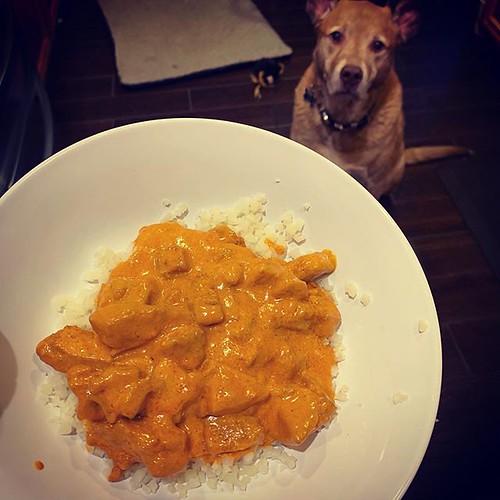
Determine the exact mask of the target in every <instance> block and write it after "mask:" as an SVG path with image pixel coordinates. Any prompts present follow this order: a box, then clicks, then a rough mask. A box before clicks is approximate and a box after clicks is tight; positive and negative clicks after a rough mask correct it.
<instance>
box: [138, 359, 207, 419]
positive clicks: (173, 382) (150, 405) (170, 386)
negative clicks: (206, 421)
mask: <svg viewBox="0 0 500 500" xmlns="http://www.w3.org/2000/svg"><path fill="white" fill-rule="evenodd" d="M202 377H203V376H202V374H201V373H200V372H189V373H188V372H186V371H185V370H183V369H182V368H181V367H180V366H179V365H178V364H177V363H175V362H174V361H172V360H171V359H163V360H162V361H160V362H159V363H157V364H156V365H155V367H154V370H153V373H152V374H151V385H152V387H153V391H154V392H153V394H151V395H150V397H149V398H148V401H147V403H146V413H147V414H148V415H169V416H170V418H171V419H172V421H173V422H175V423H177V422H178V421H180V419H181V417H182V415H183V411H184V409H185V407H186V406H188V405H189V404H190V403H192V402H193V400H195V399H196V398H198V397H199V396H200V393H201V381H202Z"/></svg>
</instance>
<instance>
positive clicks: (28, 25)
mask: <svg viewBox="0 0 500 500" xmlns="http://www.w3.org/2000/svg"><path fill="white" fill-rule="evenodd" d="M10 3H11V7H12V10H13V12H14V16H15V18H16V21H17V23H18V25H19V28H20V30H21V32H22V34H23V39H24V42H25V44H26V46H27V49H28V51H29V53H30V54H31V56H32V58H33V61H34V62H35V64H36V67H37V69H38V73H39V74H40V76H41V78H42V79H44V77H45V74H46V72H47V66H48V62H49V56H50V49H51V47H52V41H53V38H54V31H55V27H56V22H57V8H58V4H59V1H58V0H10Z"/></svg>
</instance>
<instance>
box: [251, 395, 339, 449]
mask: <svg viewBox="0 0 500 500" xmlns="http://www.w3.org/2000/svg"><path fill="white" fill-rule="evenodd" d="M334 409H335V405H334V404H333V402H332V400H331V399H329V398H328V397H326V396H319V395H318V394H316V393H314V392H313V391H311V390H309V389H307V388H305V387H300V386H295V387H293V386H286V387H281V388H279V387H278V388H276V389H275V390H273V389H272V390H271V396H270V398H269V399H268V400H267V401H266V402H265V403H263V404H262V405H260V406H259V407H258V409H257V417H258V419H259V421H260V422H262V425H263V426H264V427H265V430H266V434H267V435H268V436H269V437H270V438H271V439H272V440H273V441H279V442H281V443H283V444H285V445H288V446H297V445H300V444H302V443H303V442H304V440H305V439H307V437H308V436H309V435H310V434H311V433H313V432H314V431H316V430H317V429H319V428H320V427H321V426H322V425H324V424H326V423H327V422H328V421H329V420H330V418H331V415H332V413H333V411H334Z"/></svg>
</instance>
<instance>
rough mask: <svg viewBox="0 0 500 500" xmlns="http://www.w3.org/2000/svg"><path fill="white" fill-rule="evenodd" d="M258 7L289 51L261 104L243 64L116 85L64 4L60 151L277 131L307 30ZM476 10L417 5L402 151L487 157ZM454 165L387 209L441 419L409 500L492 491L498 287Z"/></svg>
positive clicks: (103, 46)
mask: <svg viewBox="0 0 500 500" xmlns="http://www.w3.org/2000/svg"><path fill="white" fill-rule="evenodd" d="M256 3H257V4H258V5H259V7H260V8H261V10H262V12H263V14H264V15H265V16H266V18H267V19H268V21H269V22H270V24H271V25H272V26H273V27H274V28H275V30H276V31H277V32H278V33H279V34H280V35H281V37H282V38H283V40H284V41H285V42H286V43H287V44H289V45H290V46H291V47H292V48H293V51H294V53H293V55H292V56H291V57H290V58H289V59H288V60H286V61H285V62H286V70H285V73H284V75H283V79H282V81H281V83H280V84H279V85H278V86H277V87H275V88H274V89H266V90H265V91H264V94H263V98H262V99H261V100H260V101H257V100H255V99H254V98H253V96H252V90H253V87H252V85H251V83H250V79H249V73H250V68H249V67H248V66H245V67H240V68H234V69H231V70H227V71H222V72H217V73H213V74H210V75H205V76H198V77H193V78H188V79H185V80H183V81H181V82H176V83H164V84H161V85H154V86H149V87H144V88H140V89H134V88H125V87H123V86H121V85H120V83H119V80H118V78H117V75H116V72H115V66H114V54H113V43H112V40H111V37H110V34H109V32H108V28H107V25H106V23H105V21H104V19H103V16H102V14H101V12H100V10H99V8H98V6H97V4H96V1H95V0H79V1H76V0H74V1H71V0H67V1H65V2H63V3H62V6H61V22H60V24H59V25H58V28H57V33H56V39H55V46H54V50H53V53H52V59H51V64H50V70H49V75H48V81H47V84H48V88H49V93H50V97H51V101H52V105H53V110H54V117H55V124H56V145H57V148H58V149H59V148H62V147H64V146H66V145H68V144H70V143H72V142H74V141H76V140H79V139H81V138H84V137H86V136H88V135H90V134H93V133H96V132H99V131H102V130H105V129H108V128H111V127H115V126H118V125H123V124H127V123H131V122H135V121H140V120H149V119H153V118H164V117H178V116H190V117H210V118H220V119H226V120H232V121H237V122H243V123H246V124H251V125H255V126H258V127H262V128H264V129H268V130H271V131H275V132H277V133H280V134H283V135H287V134H288V132H289V128H290V121H291V112H292V98H293V89H294V87H295V85H296V83H297V81H298V79H299V77H300V75H301V73H302V72H303V71H304V69H305V67H306V66H307V65H308V63H309V61H310V56H311V51H312V48H313V46H314V33H313V30H312V28H311V26H310V25H309V22H308V19H307V17H306V15H305V13H304V5H303V4H304V3H305V1H304V0H302V1H301V0H267V1H266V0H259V1H257V2H256ZM476 6H477V2H475V1H469V2H466V1H464V2H454V1H451V0H444V1H440V0H435V1H432V2H424V5H423V8H424V10H423V12H424V14H425V16H424V19H423V24H422V27H421V30H420V33H419V35H417V36H416V37H415V38H414V39H412V40H410V41H409V42H408V44H407V45H405V46H404V47H401V50H400V52H399V55H398V59H397V67H398V72H399V74H400V77H401V80H402V82H403V85H404V88H405V113H406V121H407V129H406V136H407V143H408V144H411V145H417V144H435V143H440V142H441V143H456V144H463V145H466V146H469V147H471V148H473V149H474V150H475V151H476V153H479V154H480V155H481V157H484V158H489V159H490V160H493V161H496V158H497V155H498V153H499V150H500V147H499V141H500V127H499V121H500V120H499V116H500V92H499V90H500V86H499V81H500V80H499V79H498V71H495V67H496V68H497V69H498V68H500V64H499V57H498V53H495V52H494V51H492V50H491V49H490V47H489V46H488V44H485V43H484V42H483V41H481V39H479V38H478V37H476V36H475V35H474V33H473V26H474V20H475V15H476ZM450 161H453V162H455V164H457V165H458V166H463V165H464V163H463V162H465V161H466V160H462V159H459V160H447V161H445V162H440V163H430V164H426V165H420V166H416V167H411V168H409V169H408V170H407V174H406V177H405V179H404V181H403V182H402V184H401V185H400V186H399V187H398V189H397V190H396V191H395V192H394V193H393V194H392V195H391V197H390V199H388V200H386V201H385V204H386V206H387V209H388V210H389V212H390V214H391V215H392V217H393V218H394V219H395V221H396V222H397V224H398V225H399V226H400V227H401V229H402V230H403V232H404V233H405V235H406V236H407V238H408V239H409V241H410V243H411V245H412V246H413V248H414V249H415V252H416V253H417V255H418V257H419V259H420V261H421V263H422V265H423V267H424V270H425V272H426V275H427V277H428V280H429V282H430V286H431V288H432V292H433V294H434V298H435V302H436V305H437V309H438V313H439V318H440V322H441V329H442V346H443V363H444V368H443V388H442V397H441V403H440V408H439V413H438V422H437V423H436V427H435V431H434V434H433V437H432V440H431V443H430V446H429V449H428V451H427V454H426V456H425V458H424V461H423V463H422V466H421V468H420V470H419V471H418V473H417V475H416V478H415V480H414V482H413V484H412V485H411V486H410V488H409V490H408V492H407V494H406V497H405V498H406V499H418V498H426V499H429V498H439V499H448V498H466V497H467V498H473V499H475V498H478V499H479V498H481V499H483V498H493V497H494V495H493V492H494V491H495V490H498V488H495V489H493V486H496V485H494V483H495V475H496V474H497V473H498V471H499V470H500V469H499V468H498V466H499V465H500V426H499V425H498V423H497V420H498V410H499V409H500V389H499V388H500V363H499V354H500V283H499V281H498V278H497V277H495V275H494V273H493V272H492V268H491V267H490V265H489V264H488V262H487V261H486V259H485V257H484V255H483V252H482V251H481V249H480V247H479V246H478V244H477V242H476V240H475V238H474V236H473V233H472V232H471V231H470V230H469V227H468V226H467V225H466V223H465V221H464V219H463V218H462V216H461V214H460V212H459V211H458V210H457V208H456V206H455V204H454V202H453V201H452V198H451V197H450V195H449V193H448V191H447V189H446V188H445V185H444V184H443V182H442V181H441V177H440V175H439V171H440V169H441V168H443V166H446V165H448V166H449V165H450ZM491 182H497V179H496V180H495V179H492V181H491ZM498 188H499V184H498V182H497V184H496V190H495V192H498V190H499V189H498ZM479 194H481V193H479ZM499 223H500V216H499ZM422 369H423V370H425V360H422ZM332 488H333V491H334V485H333V486H332ZM332 498H335V495H334V494H333V493H332Z"/></svg>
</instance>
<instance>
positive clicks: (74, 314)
mask: <svg viewBox="0 0 500 500" xmlns="http://www.w3.org/2000/svg"><path fill="white" fill-rule="evenodd" d="M162 203H163V206H164V207H165V208H166V211H165V213H164V214H163V217H162V219H161V221H169V220H176V221H179V222H182V220H183V219H184V218H185V217H186V216H187V215H188V213H189V209H188V207H187V205H186V204H185V203H179V204H177V205H175V206H172V202H171V201H170V200H166V199H165V200H163V202H162ZM266 204H267V197H266V196H265V195H263V194H257V195H255V196H252V197H246V198H242V199H240V200H239V201H238V202H237V204H236V205H235V206H234V207H232V208H229V209H222V208H211V209H206V210H201V211H200V212H198V214H196V221H195V223H194V225H193V226H194V228H195V229H200V230H203V231H206V230H208V229H210V228H212V227H214V226H217V225H220V224H225V225H227V226H229V227H230V228H231V229H233V230H234V231H235V232H236V233H238V234H239V235H240V236H242V237H243V238H244V239H245V243H246V244H247V246H248V247H250V248H252V250H254V251H255V252H256V253H257V254H258V255H260V256H262V257H271V256H274V257H280V258H283V259H288V258H291V257H296V256H298V255H300V253H301V251H300V248H299V246H300V245H301V244H302V243H304V241H305V239H306V238H305V235H304V221H303V220H301V219H297V218H296V217H295V216H294V214H293V213H292V212H291V211H286V212H284V213H283V214H282V216H281V217H280V219H279V221H278V223H276V224H271V223H269V222H268V221H267V220H266V219H265V216H266ZM307 209H309V205H308V208H307ZM269 240H270V241H272V242H273V243H274V244H276V245H280V246H283V247H285V248H286V250H288V252H286V253H285V254H283V255H279V254H277V253H276V252H275V251H274V250H273V248H272V247H270V246H269V245H268V244H267V243H266V241H269ZM129 253H130V250H129V251H123V252H115V251H113V250H111V249H109V248H105V247H100V248H99V249H98V250H97V252H96V255H95V266H94V268H93V269H92V270H90V271H88V272H86V273H85V274H84V275H83V281H84V282H85V286H84V287H83V288H82V289H80V290H79V291H78V292H77V293H76V295H74V296H68V295H61V296H57V297H55V298H54V299H53V301H52V304H53V306H54V307H55V309H56V310H57V311H58V312H59V313H60V326H61V327H62V326H64V325H68V324H73V325H78V326H80V327H82V328H90V323H89V321H88V318H89V314H90V313H91V312H92V310H93V308H94V303H95V298H96V296H97V293H98V291H99V289H100V286H101V284H102V283H104V282H106V281H107V279H108V276H109V273H110V271H111V270H112V269H113V268H114V267H115V266H116V265H117V264H118V263H119V262H121V261H122V260H124V259H125V258H126V257H127V256H128V255H129ZM322 285H324V287H325V288H326V289H327V290H329V291H330V292H331V293H332V295H333V287H332V286H331V285H329V284H328V281H326V280H325V281H324V282H323V283H322ZM328 343H330V345H331V346H332V348H333V349H334V351H335V355H336V359H337V361H338V362H340V361H342V360H343V359H344V348H343V345H342V337H341V335H340V333H339V332H337V333H335V334H334V335H332V337H331V338H330V339H329V340H328ZM337 373H338V366H334V367H333V369H332V379H335V377H336V376H337ZM334 387H335V384H334ZM347 392H348V387H347V386H342V387H341V388H340V389H339V390H338V391H336V392H335V399H336V401H337V402H343V401H346V400H347ZM38 396H39V400H40V401H41V402H42V403H43V404H46V405H50V406H51V407H52V408H53V410H54V416H53V417H52V418H51V421H53V422H54V423H55V424H56V425H57V426H58V430H59V433H60V434H63V435H69V434H79V435H81V437H82V439H83V440H84V439H85V427H84V426H83V424H82V423H81V422H80V421H79V420H78V418H77V417H76V403H77V398H76V396H75V395H74V394H73V393H72V392H71V391H70V390H69V388H68V386H67V380H66V376H65V374H63V373H59V372H56V371H53V370H51V371H50V372H49V373H47V374H45V378H44V381H43V383H42V384H41V385H40V386H39V390H38ZM92 453H93V454H94V455H96V456H98V457H100V458H104V459H106V456H105V453H104V452H103V451H102V450H99V449H97V448H96V449H94V450H93V451H92ZM271 461H273V462H276V461H278V462H281V464H282V465H283V466H284V467H285V468H287V469H294V468H295V465H296V458H295V457H294V456H292V455H290V454H289V453H287V451H285V449H284V447H283V446H282V445H275V446H272V447H266V448H259V449H257V450H255V451H252V452H251V453H249V454H248V455H245V456H244V457H242V458H241V459H239V460H238V461H236V462H235V463H233V462H232V461H231V460H223V461H222V462H220V463H216V464H213V465H207V464H206V463H204V462H203V461H201V460H198V461H195V462H194V463H192V464H190V465H189V467H188V468H187V469H186V470H185V471H183V472H181V473H179V474H177V475H176V476H174V477H172V478H165V479H158V478H153V477H152V476H151V475H150V474H149V472H148V471H147V469H146V468H145V467H144V466H142V465H136V466H134V467H132V468H131V469H129V470H128V471H127V472H126V477H128V478H129V484H130V487H131V488H132V489H133V490H141V491H142V492H143V493H148V494H149V493H155V492H156V491H157V490H158V489H159V488H160V487H165V488H167V489H168V490H169V491H170V492H172V493H175V494H177V496H178V497H180V498H182V497H185V496H186V495H187V493H188V491H189V490H190V489H194V488H198V487H200V486H201V485H202V484H205V485H206V487H208V488H209V489H212V490H218V489H224V490H229V491H232V490H233V489H235V488H236V489H239V490H246V488H247V485H248V484H249V483H250V481H251V480H252V479H253V478H254V477H256V476H259V475H264V474H268V473H269V471H270V462H271ZM110 463H111V462H110Z"/></svg>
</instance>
